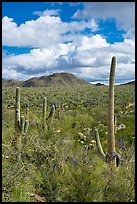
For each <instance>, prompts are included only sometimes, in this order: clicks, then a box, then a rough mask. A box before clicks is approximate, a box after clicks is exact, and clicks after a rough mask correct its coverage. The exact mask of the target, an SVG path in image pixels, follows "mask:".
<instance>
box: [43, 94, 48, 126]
mask: <svg viewBox="0 0 137 204" xmlns="http://www.w3.org/2000/svg"><path fill="white" fill-rule="evenodd" d="M46 110H47V99H46V97H44V99H43V109H42V128H43V129H44V128H45V115H46Z"/></svg>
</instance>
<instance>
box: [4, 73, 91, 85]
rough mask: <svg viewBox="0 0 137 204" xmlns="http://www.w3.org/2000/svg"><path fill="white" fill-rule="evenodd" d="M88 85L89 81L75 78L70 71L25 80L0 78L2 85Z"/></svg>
mask: <svg viewBox="0 0 137 204" xmlns="http://www.w3.org/2000/svg"><path fill="white" fill-rule="evenodd" d="M84 84H87V85H89V84H90V83H89V82H87V81H84V80H82V79H79V78H77V77H76V76H74V75H73V74H71V73H55V74H52V75H49V76H42V77H33V78H30V79H28V80H26V81H18V80H13V79H10V80H5V79H2V86H3V87H17V86H23V87H45V86H60V85H63V86H66V85H72V86H75V85H84Z"/></svg>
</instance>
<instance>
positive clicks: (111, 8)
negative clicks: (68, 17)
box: [73, 2, 135, 31]
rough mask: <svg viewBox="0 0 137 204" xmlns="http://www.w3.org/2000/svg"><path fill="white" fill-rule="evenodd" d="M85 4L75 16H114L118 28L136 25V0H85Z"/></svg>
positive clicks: (96, 17) (126, 28)
mask: <svg viewBox="0 0 137 204" xmlns="http://www.w3.org/2000/svg"><path fill="white" fill-rule="evenodd" d="M83 6H84V8H83V9H82V10H79V9H78V10H77V11H76V12H75V14H74V15H73V18H77V19H90V18H94V19H104V20H107V19H110V18H114V19H115V20H116V24H117V27H118V29H124V30H125V31H127V30H129V29H131V28H133V27H135V2H92V3H91V2H85V3H83Z"/></svg>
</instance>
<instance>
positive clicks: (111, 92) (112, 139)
mask: <svg viewBox="0 0 137 204" xmlns="http://www.w3.org/2000/svg"><path fill="white" fill-rule="evenodd" d="M115 66H116V58H115V57H112V62H111V68H110V77H109V107H108V154H112V153H113V152H115V134H114V129H115V128H114V76H115Z"/></svg>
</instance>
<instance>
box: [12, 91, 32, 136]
mask: <svg viewBox="0 0 137 204" xmlns="http://www.w3.org/2000/svg"><path fill="white" fill-rule="evenodd" d="M28 125H29V121H28V120H25V118H24V116H20V87H17V88H16V102H15V131H17V132H22V133H23V134H24V133H26V132H27V130H28Z"/></svg>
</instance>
